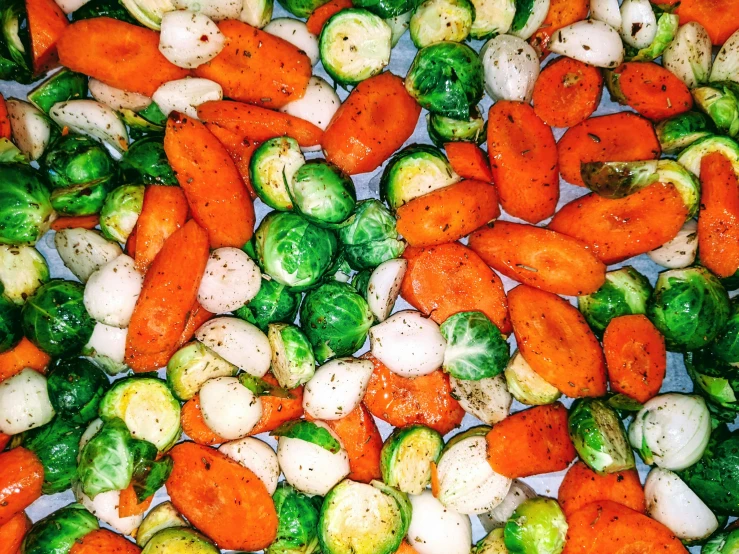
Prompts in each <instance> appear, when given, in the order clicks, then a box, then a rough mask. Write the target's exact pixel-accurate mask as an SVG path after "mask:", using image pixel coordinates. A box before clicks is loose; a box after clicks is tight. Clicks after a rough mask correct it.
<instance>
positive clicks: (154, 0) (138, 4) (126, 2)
mask: <svg viewBox="0 0 739 554" xmlns="http://www.w3.org/2000/svg"><path fill="white" fill-rule="evenodd" d="M119 1H120V3H121V4H123V7H125V8H126V9H127V10H128V13H130V14H131V15H132V16H133V17H134V18H135V19H136V21H138V22H139V23H141V24H142V25H143V26H145V27H148V28H149V29H153V30H155V31H159V30H160V29H161V27H162V16H163V15H164V13H165V12H168V11H172V10H174V9H176V8H177V7H178V6H177V4H176V3H174V2H172V1H171V0H119ZM184 6H187V3H185V4H184ZM195 6H199V5H198V4H195ZM206 6H207V4H206ZM216 9H217V8H216ZM224 9H225V8H224Z"/></svg>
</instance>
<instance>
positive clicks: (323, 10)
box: [305, 0, 352, 36]
mask: <svg viewBox="0 0 739 554" xmlns="http://www.w3.org/2000/svg"><path fill="white" fill-rule="evenodd" d="M351 7H352V0H330V1H329V2H326V3H325V4H323V5H322V6H318V7H317V8H316V9H315V10H313V13H312V14H310V17H309V18H308V21H306V22H305V26H306V27H308V31H309V32H311V33H313V34H314V35H316V36H318V35H320V34H321V31H322V30H323V26H324V25H325V24H326V22H327V21H328V20H329V19H331V17H333V16H334V15H336V14H337V13H339V12H340V11H341V10H346V9H349V8H351Z"/></svg>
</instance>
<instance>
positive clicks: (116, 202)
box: [100, 185, 144, 243]
mask: <svg viewBox="0 0 739 554" xmlns="http://www.w3.org/2000/svg"><path fill="white" fill-rule="evenodd" d="M143 207H144V186H143V185H122V186H120V187H118V188H116V189H114V190H113V191H111V192H110V194H108V196H107V197H106V198H105V203H104V204H103V207H102V209H101V210H100V230H101V231H102V232H103V236H105V237H106V238H108V239H110V240H114V241H117V242H120V243H125V242H126V241H127V240H128V236H129V235H130V234H131V232H132V231H133V228H134V227H135V226H136V222H137V221H138V219H139V214H140V213H141V210H142V208H143Z"/></svg>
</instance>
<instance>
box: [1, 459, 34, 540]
mask: <svg viewBox="0 0 739 554" xmlns="http://www.w3.org/2000/svg"><path fill="white" fill-rule="evenodd" d="M0 467H1V468H3V470H2V471H0V525H5V524H6V523H7V522H8V521H10V520H11V518H12V517H13V516H14V515H15V514H17V513H18V512H22V511H23V510H25V509H26V508H28V507H29V506H30V505H31V504H33V503H34V502H35V501H36V500H38V499H39V498H41V485H42V484H43V482H44V466H43V465H42V464H41V461H40V460H39V459H38V457H37V456H36V454H34V453H33V452H31V451H30V450H26V449H25V448H23V447H21V446H19V447H17V448H13V449H12V450H8V451H7V452H3V453H2V454H0Z"/></svg>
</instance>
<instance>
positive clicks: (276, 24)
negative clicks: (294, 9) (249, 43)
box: [264, 17, 321, 65]
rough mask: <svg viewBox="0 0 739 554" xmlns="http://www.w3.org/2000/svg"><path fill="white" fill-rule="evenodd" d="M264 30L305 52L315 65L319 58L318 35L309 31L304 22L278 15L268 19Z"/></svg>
mask: <svg viewBox="0 0 739 554" xmlns="http://www.w3.org/2000/svg"><path fill="white" fill-rule="evenodd" d="M264 30H265V31H267V32H268V33H269V34H270V35H274V36H276V37H280V38H281V39H282V40H284V41H287V42H289V43H290V44H292V45H293V46H295V48H297V49H298V50H302V51H303V52H305V55H306V56H308V59H310V63H311V65H316V64H317V63H318V60H320V59H321V56H320V54H319V52H318V37H317V36H316V35H314V34H313V33H311V32H310V31H309V30H308V27H306V25H305V23H303V22H302V21H300V20H299V19H293V18H291V17H278V18H276V19H273V20H272V21H270V22H269V23H268V24H267V25H266V26H265V27H264Z"/></svg>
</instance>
